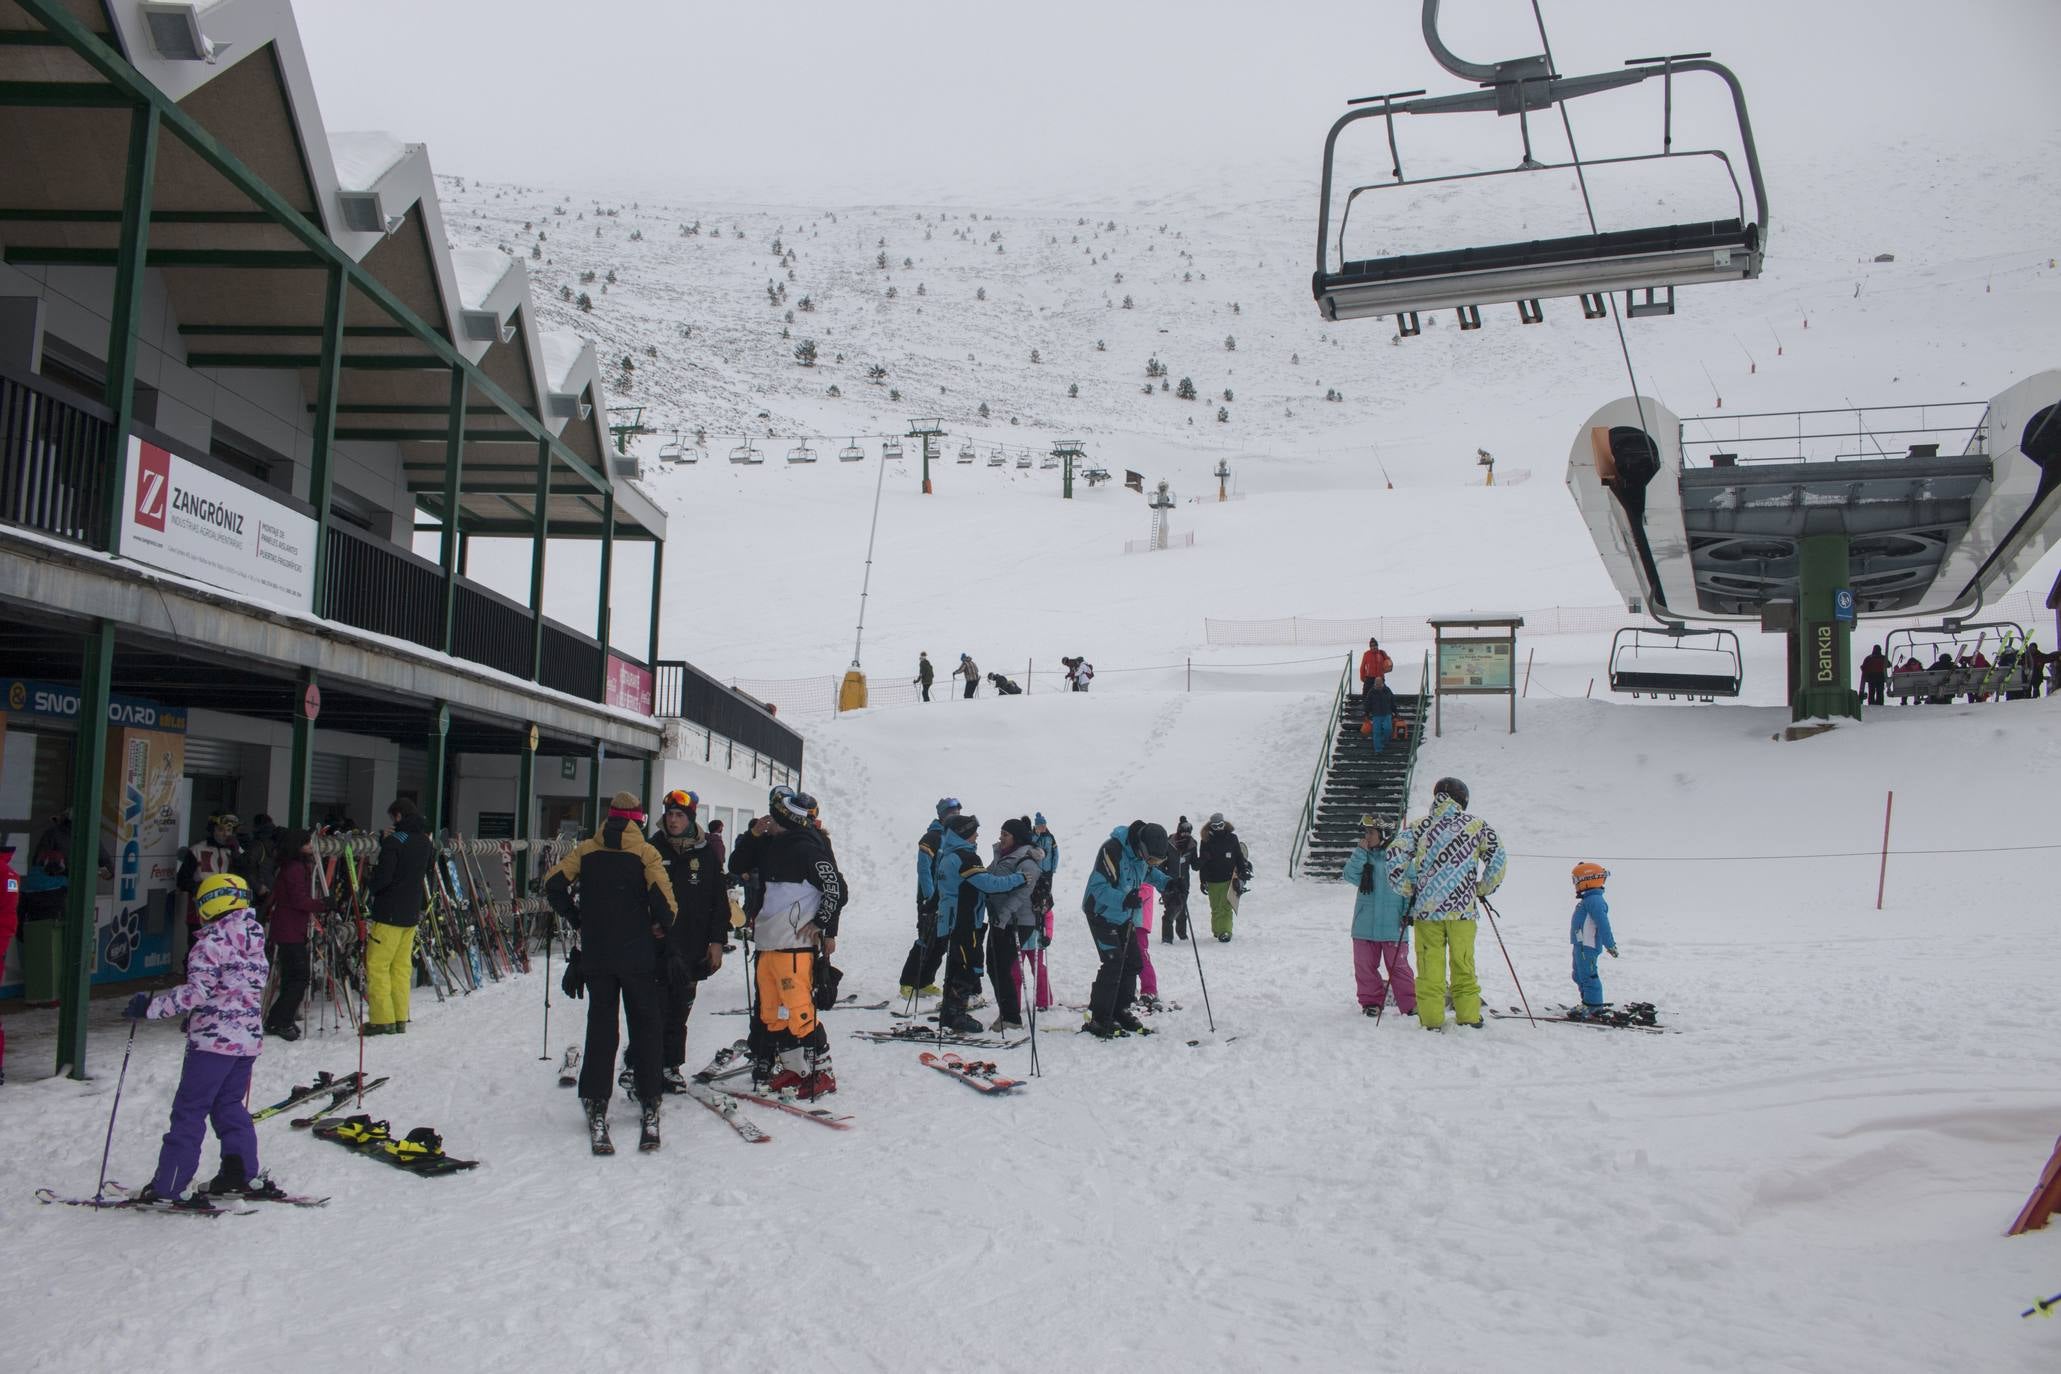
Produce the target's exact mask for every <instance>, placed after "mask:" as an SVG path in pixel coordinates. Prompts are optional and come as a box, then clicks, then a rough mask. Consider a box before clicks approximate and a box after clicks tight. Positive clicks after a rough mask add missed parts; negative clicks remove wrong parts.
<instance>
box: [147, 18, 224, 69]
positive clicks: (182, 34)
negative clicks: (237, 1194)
mask: <svg viewBox="0 0 2061 1374" xmlns="http://www.w3.org/2000/svg"><path fill="white" fill-rule="evenodd" d="M142 8H143V22H144V24H145V25H147V26H148V27H149V29H150V46H151V47H152V48H154V49H156V51H157V55H158V56H159V57H162V58H163V59H165V61H167V62H207V63H213V62H214V61H215V60H216V59H217V58H219V57H220V56H221V55H222V53H223V52H225V51H226V50H227V45H220V46H218V45H217V44H216V43H215V42H214V40H213V39H211V38H209V37H208V36H207V35H206V34H204V33H202V32H201V31H200V7H199V6H198V5H168V4H146V5H144V6H143V7H142Z"/></svg>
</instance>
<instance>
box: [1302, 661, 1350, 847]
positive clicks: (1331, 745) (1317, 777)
mask: <svg viewBox="0 0 2061 1374" xmlns="http://www.w3.org/2000/svg"><path fill="white" fill-rule="evenodd" d="M1352 680H1353V656H1352V655H1351V654H1347V655H1346V656H1345V667H1344V668H1343V669H1342V670H1341V671H1340V672H1339V674H1338V690H1337V691H1336V692H1334V693H1332V696H1331V718H1330V719H1329V720H1328V721H1326V722H1325V724H1324V747H1323V748H1322V749H1321V750H1319V751H1318V753H1317V769H1316V772H1314V773H1313V774H1311V775H1310V791H1309V795H1308V796H1307V797H1305V798H1304V799H1303V804H1302V816H1301V818H1300V819H1299V820H1297V821H1296V823H1295V843H1294V844H1293V845H1292V846H1291V847H1290V848H1289V851H1288V877H1289V879H1290V880H1291V881H1292V880H1293V879H1294V878H1295V873H1296V870H1297V869H1298V868H1300V867H1301V866H1302V861H1303V857H1304V856H1305V855H1306V854H1307V853H1308V851H1309V847H1310V831H1311V830H1312V829H1314V828H1315V826H1316V824H1317V799H1318V798H1319V797H1321V796H1322V795H1323V792H1324V775H1325V774H1326V773H1328V772H1330V771H1331V751H1332V750H1333V749H1335V748H1337V747H1338V720H1339V717H1340V715H1342V714H1343V713H1344V711H1345V696H1346V691H1347V689H1348V688H1350V687H1351V686H1352Z"/></svg>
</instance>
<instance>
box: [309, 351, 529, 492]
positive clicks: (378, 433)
mask: <svg viewBox="0 0 2061 1374" xmlns="http://www.w3.org/2000/svg"><path fill="white" fill-rule="evenodd" d="M345 366H349V364H348V363H346V364H345ZM336 437H337V438H339V439H350V440H353V441H355V442H357V443H361V444H413V443H423V444H430V443H441V442H443V441H444V440H445V439H447V438H449V437H450V435H449V434H448V433H447V432H446V431H444V430H441V429H436V430H432V429H379V428H360V429H339V430H338V431H337V432H336ZM465 442H466V443H468V444H534V443H536V442H537V441H536V440H535V439H532V438H531V437H530V436H529V435H527V434H525V433H523V432H522V431H521V430H519V429H468V430H466V431H465ZM437 466H439V467H441V466H442V464H438V465H437ZM528 470H529V468H528V465H526V466H525V468H524V471H528Z"/></svg>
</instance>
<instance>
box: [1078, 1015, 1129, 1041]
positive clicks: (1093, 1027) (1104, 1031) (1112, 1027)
mask: <svg viewBox="0 0 2061 1374" xmlns="http://www.w3.org/2000/svg"><path fill="white" fill-rule="evenodd" d="M1081 1029H1082V1030H1083V1031H1085V1032H1087V1033H1088V1034H1089V1035H1092V1036H1094V1037H1095V1038H1096V1039H1097V1040H1114V1039H1116V1038H1117V1036H1119V1035H1121V1034H1123V1032H1122V1031H1121V1030H1119V1029H1117V1025H1116V1022H1114V1021H1096V1020H1093V1019H1090V1020H1089V1021H1088V1022H1087V1023H1086V1024H1085V1025H1083V1026H1082V1027H1081Z"/></svg>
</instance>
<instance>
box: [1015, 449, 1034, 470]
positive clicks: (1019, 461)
mask: <svg viewBox="0 0 2061 1374" xmlns="http://www.w3.org/2000/svg"><path fill="white" fill-rule="evenodd" d="M1030 465H1031V456H1030V450H1028V449H1026V450H1024V451H1023V452H1022V453H1019V454H1017V455H1016V466H1018V467H1019V468H1028V467H1029V466H1030Z"/></svg>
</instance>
